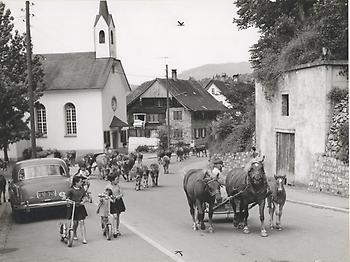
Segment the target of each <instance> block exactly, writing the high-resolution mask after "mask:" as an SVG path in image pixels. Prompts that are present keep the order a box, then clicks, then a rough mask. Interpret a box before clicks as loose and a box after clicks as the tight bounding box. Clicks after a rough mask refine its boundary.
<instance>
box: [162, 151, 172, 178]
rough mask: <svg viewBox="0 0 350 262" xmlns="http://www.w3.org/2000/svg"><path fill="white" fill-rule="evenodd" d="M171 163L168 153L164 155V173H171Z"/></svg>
mask: <svg viewBox="0 0 350 262" xmlns="http://www.w3.org/2000/svg"><path fill="white" fill-rule="evenodd" d="M169 164H170V158H169V157H168V156H167V155H164V156H163V158H162V165H163V168H164V174H169Z"/></svg>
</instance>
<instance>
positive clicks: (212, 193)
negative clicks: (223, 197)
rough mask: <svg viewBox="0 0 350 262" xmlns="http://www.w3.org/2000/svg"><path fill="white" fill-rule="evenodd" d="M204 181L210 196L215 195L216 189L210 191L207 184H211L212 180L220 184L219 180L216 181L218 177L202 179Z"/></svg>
mask: <svg viewBox="0 0 350 262" xmlns="http://www.w3.org/2000/svg"><path fill="white" fill-rule="evenodd" d="M204 182H205V185H206V186H207V187H208V191H209V194H210V196H215V194H216V193H217V191H214V192H212V191H211V190H210V186H209V184H211V183H213V182H217V183H218V184H219V185H220V182H219V181H218V179H217V178H212V179H209V180H208V181H204ZM219 190H220V189H219ZM219 190H218V191H219Z"/></svg>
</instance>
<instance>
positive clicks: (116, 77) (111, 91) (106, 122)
mask: <svg viewBox="0 0 350 262" xmlns="http://www.w3.org/2000/svg"><path fill="white" fill-rule="evenodd" d="M114 65H115V67H116V68H115V73H112V71H111V72H110V74H109V77H108V80H107V83H106V85H105V87H104V89H103V91H102V115H103V130H105V131H108V130H110V127H109V126H110V124H111V121H112V119H113V116H116V117H118V118H119V119H120V120H122V121H124V122H125V123H127V122H128V121H127V113H126V96H127V94H128V93H129V92H130V89H129V87H128V84H127V82H126V81H125V79H124V77H123V75H122V73H123V71H122V68H121V67H120V64H119V63H114ZM113 96H115V97H116V99H117V109H116V111H115V112H114V111H113V110H112V104H111V101H112V97H113ZM120 139H121V136H120V133H119V135H118V140H119V141H118V144H119V146H121V141H120Z"/></svg>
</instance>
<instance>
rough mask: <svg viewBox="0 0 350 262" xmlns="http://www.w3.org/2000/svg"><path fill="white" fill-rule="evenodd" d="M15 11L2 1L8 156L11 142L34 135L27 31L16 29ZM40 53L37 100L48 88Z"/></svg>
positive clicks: (0, 139) (0, 72)
mask: <svg viewBox="0 0 350 262" xmlns="http://www.w3.org/2000/svg"><path fill="white" fill-rule="evenodd" d="M13 29H14V25H13V17H12V16H11V11H10V10H9V9H5V4H4V3H3V2H0V93H1V96H0V149H3V150H4V155H5V160H8V156H7V148H8V145H9V144H12V143H15V142H18V141H20V140H22V139H28V138H29V137H30V130H29V128H28V121H29V118H28V117H27V114H26V113H28V112H29V96H28V90H27V68H26V53H25V35H24V34H23V35H21V34H19V32H18V31H17V30H16V31H14V32H13ZM40 59H41V58H40V56H34V57H33V59H32V60H33V61H32V65H33V66H32V67H33V90H34V101H36V100H37V99H38V98H39V97H40V96H41V95H42V91H43V90H44V87H45V85H44V84H43V76H44V73H43V69H42V67H41V62H40Z"/></svg>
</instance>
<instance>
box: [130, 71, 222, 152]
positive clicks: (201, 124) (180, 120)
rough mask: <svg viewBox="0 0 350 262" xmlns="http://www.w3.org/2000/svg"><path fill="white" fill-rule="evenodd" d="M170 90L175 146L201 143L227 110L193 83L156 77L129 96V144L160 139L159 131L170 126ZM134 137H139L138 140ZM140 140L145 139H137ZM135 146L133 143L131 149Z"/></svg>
mask: <svg viewBox="0 0 350 262" xmlns="http://www.w3.org/2000/svg"><path fill="white" fill-rule="evenodd" d="M167 89H168V91H169V113H170V119H169V122H170V127H171V144H176V142H178V141H182V142H184V143H191V142H192V141H194V143H195V144H196V143H200V141H201V140H202V139H203V138H205V137H206V136H207V135H208V131H209V129H208V127H209V124H210V123H211V121H213V120H215V118H216V116H217V114H219V113H220V112H221V111H224V110H226V107H225V106H224V105H222V104H221V103H220V102H218V101H217V100H215V99H214V98H213V97H212V96H211V95H210V94H209V93H208V92H207V91H206V90H205V89H204V88H203V87H201V86H200V84H199V83H198V82H196V81H192V80H181V79H178V78H177V73H176V70H174V69H173V70H172V78H171V79H168V81H167V80H166V79H160V78H156V79H154V80H152V81H148V82H145V83H143V84H142V85H141V86H139V87H138V88H137V89H135V90H134V91H133V92H131V93H130V94H129V95H128V97H127V102H128V106H127V112H128V123H129V124H130V126H132V128H130V130H129V136H130V138H129V141H133V140H134V141H138V142H135V143H138V144H145V143H146V142H145V141H146V140H147V139H146V140H145V139H141V138H151V139H152V138H156V137H157V134H158V133H157V130H158V129H159V128H160V127H161V126H163V127H165V126H166V124H167V110H166V109H167ZM133 137H136V138H135V139H134V138H133ZM137 137H141V138H139V139H137ZM132 146H133V143H132V142H130V143H129V150H130V148H131V147H132Z"/></svg>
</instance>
